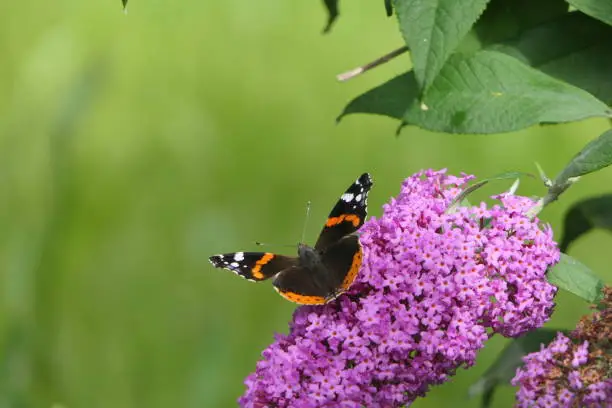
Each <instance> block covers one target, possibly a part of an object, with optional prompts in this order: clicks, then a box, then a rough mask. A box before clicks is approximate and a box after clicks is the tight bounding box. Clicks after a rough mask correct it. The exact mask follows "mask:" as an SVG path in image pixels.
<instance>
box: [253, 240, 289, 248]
mask: <svg viewBox="0 0 612 408" xmlns="http://www.w3.org/2000/svg"><path fill="white" fill-rule="evenodd" d="M255 245H257V246H278V247H291V248H294V247H295V244H272V243H269V242H260V241H255Z"/></svg>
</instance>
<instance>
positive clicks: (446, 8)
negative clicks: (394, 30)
mask: <svg viewBox="0 0 612 408" xmlns="http://www.w3.org/2000/svg"><path fill="white" fill-rule="evenodd" d="M488 1H489V0H463V1H457V0H394V9H395V14H396V15H397V18H398V21H399V25H400V31H401V32H402V35H403V36H404V40H405V41H406V45H407V46H408V48H409V49H410V52H411V58H412V62H413V65H414V72H415V74H416V78H417V81H418V83H419V85H420V88H421V90H423V91H426V90H427V89H428V88H429V87H430V86H431V85H432V84H433V83H434V81H435V79H436V77H437V76H438V74H439V73H440V70H441V69H442V67H443V66H444V64H445V63H446V61H447V60H448V58H449V57H450V56H451V55H452V54H453V53H454V52H455V50H456V49H457V46H458V45H459V44H460V43H461V40H462V39H463V37H465V35H466V34H467V33H468V32H469V31H470V29H471V28H472V25H473V24H474V23H475V22H476V20H477V19H478V17H479V16H480V15H481V14H482V12H483V11H484V9H485V7H486V5H487V3H488Z"/></svg>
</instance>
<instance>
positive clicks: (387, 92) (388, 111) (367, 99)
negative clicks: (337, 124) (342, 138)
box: [338, 71, 418, 121]
mask: <svg viewBox="0 0 612 408" xmlns="http://www.w3.org/2000/svg"><path fill="white" fill-rule="evenodd" d="M417 95H418V85H417V83H416V79H415V78H414V73H413V72H412V71H411V72H407V73H405V74H403V75H399V76H397V77H395V78H393V79H391V80H389V81H387V82H385V83H384V84H382V85H379V86H378V87H376V88H373V89H371V90H369V91H367V92H366V93H364V94H361V95H359V96H358V97H356V98H355V99H353V100H352V101H351V102H349V104H348V105H347V106H346V107H345V108H344V111H343V112H342V114H341V115H340V116H339V117H338V121H340V120H341V119H342V118H343V117H344V116H346V115H349V114H351V113H371V114H375V115H384V116H390V117H392V118H394V119H401V118H402V117H403V116H404V113H405V112H406V109H407V107H408V105H409V104H410V103H411V102H412V101H414V100H416V98H417Z"/></svg>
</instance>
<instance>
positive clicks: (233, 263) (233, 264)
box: [230, 262, 240, 268]
mask: <svg viewBox="0 0 612 408" xmlns="http://www.w3.org/2000/svg"><path fill="white" fill-rule="evenodd" d="M230 266H231V267H232V268H237V267H239V266H240V264H239V263H238V262H232V263H231V264H230Z"/></svg>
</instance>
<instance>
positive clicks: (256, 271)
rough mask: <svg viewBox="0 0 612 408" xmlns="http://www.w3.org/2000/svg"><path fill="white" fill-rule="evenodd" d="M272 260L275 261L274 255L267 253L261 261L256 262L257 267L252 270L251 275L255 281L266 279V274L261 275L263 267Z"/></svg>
mask: <svg viewBox="0 0 612 408" xmlns="http://www.w3.org/2000/svg"><path fill="white" fill-rule="evenodd" d="M272 259H274V254H272V253H270V252H266V253H265V254H264V256H262V257H261V259H260V260H259V261H257V262H255V266H254V267H253V269H251V273H252V274H253V277H254V278H255V279H263V278H264V274H263V273H261V267H262V266H264V265H265V264H267V263H268V262H270V261H271V260H272Z"/></svg>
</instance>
